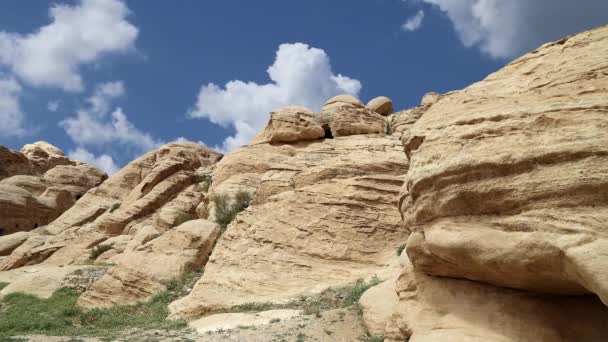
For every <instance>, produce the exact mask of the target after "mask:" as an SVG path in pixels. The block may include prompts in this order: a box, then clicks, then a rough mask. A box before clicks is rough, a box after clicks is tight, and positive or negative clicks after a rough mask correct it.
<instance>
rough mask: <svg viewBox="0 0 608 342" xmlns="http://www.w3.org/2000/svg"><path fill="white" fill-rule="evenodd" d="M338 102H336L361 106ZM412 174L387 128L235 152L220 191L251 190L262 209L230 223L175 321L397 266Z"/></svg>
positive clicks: (217, 174)
mask: <svg viewBox="0 0 608 342" xmlns="http://www.w3.org/2000/svg"><path fill="white" fill-rule="evenodd" d="M338 100H339V101H334V100H330V101H328V104H329V105H333V104H338V105H339V106H342V105H344V104H348V103H349V102H348V101H350V103H351V104H352V103H355V104H357V103H360V102H359V101H358V100H356V99H353V98H351V97H346V98H345V99H342V98H338ZM354 106H355V107H354V108H355V109H356V110H357V111H367V109H365V108H364V107H363V105H354ZM365 113H367V112H365ZM325 114H326V113H320V114H318V115H319V117H318V118H317V120H319V122H321V121H322V116H323V115H325ZM373 115H377V116H378V117H379V118H380V122H381V126H383V125H384V122H385V121H384V118H383V117H382V116H380V115H378V114H373ZM331 120H333V121H330V122H337V121H338V120H339V119H338V118H337V117H334V118H332V119H331ZM303 125H306V123H303ZM329 125H330V126H332V125H333V124H332V123H330V124H329ZM333 127H336V126H335V125H334V126H333ZM267 129H268V128H267ZM364 131H365V130H364ZM332 132H333V130H332ZM370 132H374V130H373V129H372V130H370ZM382 132H384V131H382ZM406 171H407V162H406V158H405V156H404V155H403V152H402V148H401V144H400V142H399V140H398V139H397V138H396V137H392V136H385V135H384V134H370V135H365V134H360V135H349V136H337V137H335V138H334V139H323V140H315V141H294V142H291V143H289V144H287V143H283V144H268V143H256V144H252V145H249V146H245V147H243V148H240V149H238V150H236V151H234V152H232V153H230V154H229V155H227V156H226V157H225V158H224V159H223V160H222V161H221V162H220V163H218V165H217V167H216V168H215V171H214V172H213V186H212V188H211V190H210V192H211V195H210V196H211V197H213V196H216V195H221V194H230V193H233V192H236V191H237V190H242V191H247V192H249V193H251V194H252V195H253V202H252V203H253V205H252V206H250V207H249V208H248V209H247V210H245V211H244V212H242V213H241V214H240V215H238V216H237V218H236V220H235V221H233V223H232V224H230V225H229V226H228V228H227V230H226V232H225V233H224V234H223V235H222V237H221V238H220V240H219V241H218V244H217V246H216V247H215V249H214V251H213V253H212V255H211V257H210V260H209V262H208V263H207V265H206V266H205V274H204V275H203V277H202V278H201V279H200V280H199V281H198V283H197V284H196V286H195V287H194V289H193V291H192V292H191V293H190V294H189V295H188V296H186V297H185V298H183V299H181V300H179V301H177V302H174V303H173V304H171V306H170V308H171V311H172V317H176V318H177V317H180V318H184V317H185V318H195V317H200V316H202V315H206V314H208V313H211V312H215V311H223V310H226V309H229V308H231V307H232V306H235V305H240V304H244V303H250V302H254V303H266V302H273V303H284V302H287V301H289V300H291V299H294V298H297V297H299V296H303V295H312V294H315V293H318V292H321V291H322V290H324V289H327V288H329V287H332V286H342V285H346V284H350V283H353V282H355V281H356V280H357V279H359V278H367V277H371V276H372V275H374V274H378V275H383V274H384V273H386V272H388V270H389V269H390V265H391V263H393V262H394V261H395V259H396V258H395V256H394V254H395V248H396V247H397V246H398V245H400V244H402V243H404V241H405V240H406V237H407V234H408V233H407V231H406V230H405V229H404V228H403V227H402V225H401V223H400V217H399V213H398V211H397V210H395V206H396V198H397V197H396V196H397V193H398V189H399V188H400V187H401V184H402V176H403V174H404V173H405V172H406ZM210 214H211V217H213V215H214V204H213V202H211V205H210Z"/></svg>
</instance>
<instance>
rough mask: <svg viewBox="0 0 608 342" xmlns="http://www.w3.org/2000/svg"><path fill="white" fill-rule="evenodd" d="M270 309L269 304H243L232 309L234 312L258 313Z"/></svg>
mask: <svg viewBox="0 0 608 342" xmlns="http://www.w3.org/2000/svg"><path fill="white" fill-rule="evenodd" d="M270 309H272V304H270V303H245V304H241V305H237V306H235V307H233V310H234V311H235V312H260V311H267V310H270Z"/></svg>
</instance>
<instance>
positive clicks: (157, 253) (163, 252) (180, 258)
mask: <svg viewBox="0 0 608 342" xmlns="http://www.w3.org/2000/svg"><path fill="white" fill-rule="evenodd" d="M219 235H220V227H219V226H218V225H217V224H215V223H213V222H209V221H207V220H192V221H188V222H185V223H183V224H181V225H180V226H178V227H176V228H173V229H171V230H169V231H167V232H166V233H165V234H163V235H161V236H159V237H158V238H156V239H153V240H151V241H149V242H147V243H145V244H143V245H141V246H139V247H138V248H136V249H135V250H134V251H125V252H124V253H120V254H116V255H115V256H113V257H110V258H109V259H108V261H109V262H111V263H114V264H116V266H115V267H113V268H112V270H111V271H110V272H108V273H106V274H105V275H104V276H102V278H101V279H100V280H98V281H97V282H95V283H94V284H93V285H92V286H91V287H90V288H89V289H88V290H87V291H86V292H85V293H84V294H83V295H82V296H80V298H79V299H78V304H79V305H80V306H81V307H84V308H93V307H107V306H112V305H116V304H134V303H137V302H142V301H145V300H147V299H149V298H150V297H151V296H152V295H154V294H156V293H158V292H159V291H160V290H162V289H164V286H163V282H167V281H169V280H172V279H176V278H179V277H180V276H181V275H183V274H185V273H187V272H190V271H193V270H195V269H196V268H199V267H201V266H203V265H205V263H206V262H207V258H208V256H209V253H210V252H211V249H212V248H213V245H214V244H215V241H216V240H217V238H218V236H219Z"/></svg>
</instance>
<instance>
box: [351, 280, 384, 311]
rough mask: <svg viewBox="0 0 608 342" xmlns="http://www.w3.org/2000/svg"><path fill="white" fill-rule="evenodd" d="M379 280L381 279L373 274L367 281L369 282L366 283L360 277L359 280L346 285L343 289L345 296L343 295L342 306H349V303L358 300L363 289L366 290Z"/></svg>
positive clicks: (378, 282)
mask: <svg viewBox="0 0 608 342" xmlns="http://www.w3.org/2000/svg"><path fill="white" fill-rule="evenodd" d="M381 282H382V281H381V280H380V279H379V278H378V277H376V276H374V277H373V278H372V279H371V280H370V281H369V283H366V282H365V281H363V280H362V279H359V280H357V282H356V283H355V285H353V286H349V287H346V288H345V289H344V291H345V296H344V301H343V304H344V306H351V305H353V304H355V303H357V302H359V299H360V298H361V296H362V295H363V293H364V292H365V291H367V290H368V289H369V288H371V287H374V286H376V285H378V284H380V283H381Z"/></svg>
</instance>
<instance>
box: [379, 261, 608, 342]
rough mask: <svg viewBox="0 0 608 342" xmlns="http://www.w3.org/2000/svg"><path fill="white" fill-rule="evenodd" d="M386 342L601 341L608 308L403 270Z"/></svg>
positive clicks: (584, 299) (607, 329) (592, 301)
mask: <svg viewBox="0 0 608 342" xmlns="http://www.w3.org/2000/svg"><path fill="white" fill-rule="evenodd" d="M397 292H398V295H399V298H400V301H399V304H398V305H397V306H396V307H395V311H394V312H393V315H392V318H391V321H390V322H389V324H388V326H387V330H386V332H385V335H384V336H385V341H387V342H401V341H403V340H404V337H410V338H409V341H413V342H414V341H415V342H443V341H445V342H452V341H462V342H474V341H477V342H486V341H497V342H554V341H583V342H584V341H588V342H593V341H602V340H603V339H604V338H605V336H608V308H606V307H605V306H604V305H603V304H602V302H601V301H600V300H598V299H597V298H596V297H593V296H555V295H539V294H534V293H530V292H524V291H517V290H509V289H505V288H501V287H494V286H491V285H486V284H482V283H477V282H472V281H468V280H456V279H450V278H441V277H430V276H427V275H426V274H424V273H422V272H418V271H415V270H414V269H413V267H412V265H411V264H410V265H408V266H406V267H405V269H404V271H403V273H402V275H401V277H400V278H399V280H398V282H397Z"/></svg>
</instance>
